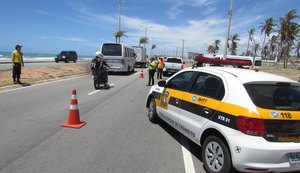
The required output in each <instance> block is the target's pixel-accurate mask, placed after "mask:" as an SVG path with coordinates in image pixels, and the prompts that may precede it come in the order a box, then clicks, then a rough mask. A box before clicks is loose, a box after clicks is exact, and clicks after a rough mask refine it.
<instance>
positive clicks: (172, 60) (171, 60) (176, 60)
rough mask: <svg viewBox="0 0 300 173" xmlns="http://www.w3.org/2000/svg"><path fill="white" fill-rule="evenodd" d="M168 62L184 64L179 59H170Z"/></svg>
mask: <svg viewBox="0 0 300 173" xmlns="http://www.w3.org/2000/svg"><path fill="white" fill-rule="evenodd" d="M167 62H171V63H178V64H181V63H182V61H181V59H178V58H168V59H167Z"/></svg>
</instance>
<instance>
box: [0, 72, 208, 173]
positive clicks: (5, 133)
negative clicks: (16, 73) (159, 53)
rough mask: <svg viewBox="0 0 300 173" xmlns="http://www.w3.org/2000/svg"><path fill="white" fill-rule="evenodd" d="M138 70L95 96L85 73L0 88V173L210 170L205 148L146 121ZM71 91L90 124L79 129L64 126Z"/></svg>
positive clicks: (143, 84)
mask: <svg viewBox="0 0 300 173" xmlns="http://www.w3.org/2000/svg"><path fill="white" fill-rule="evenodd" d="M144 72H145V71H144ZM139 73H140V70H139V69H136V73H134V74H131V75H110V76H109V82H110V83H114V84H115V86H114V88H111V89H109V90H97V91H95V90H94V88H93V85H92V79H91V76H83V77H78V78H73V79H67V80H60V81H54V82H50V83H44V84H41V85H33V86H29V87H21V88H18V89H13V90H7V91H1V92H0V103H1V106H0V131H1V133H0V172H1V173H55V172H57V173H64V172H65V173H70V172H72V173H82V172H88V173H94V172H95V173H96V172H97V173H99V172H105V173H119V172H122V173H139V172H141V173H161V172H163V173H175V172H176V173H185V172H188V173H194V172H196V173H202V172H204V170H203V168H202V162H201V159H200V155H201V152H200V150H201V148H200V147H198V146H196V145H195V144H193V143H192V142H190V141H189V140H188V139H186V138H184V137H183V136H181V135H180V134H179V133H177V132H176V131H175V130H173V129H172V128H171V127H170V126H168V125H167V124H165V123H163V122H161V123H159V124H152V123H150V121H148V118H147V109H146V107H145V100H146V96H147V93H148V91H149V87H147V86H146V84H147V80H148V75H147V74H146V73H144V75H145V78H144V79H141V78H139V75H140V74H139ZM73 89H76V91H77V99H78V106H79V113H80V118H81V121H85V122H87V124H86V125H85V126H83V127H82V128H80V129H72V128H65V127H61V124H62V123H64V122H65V121H66V120H67V119H68V113H69V107H70V97H71V93H72V90H73Z"/></svg>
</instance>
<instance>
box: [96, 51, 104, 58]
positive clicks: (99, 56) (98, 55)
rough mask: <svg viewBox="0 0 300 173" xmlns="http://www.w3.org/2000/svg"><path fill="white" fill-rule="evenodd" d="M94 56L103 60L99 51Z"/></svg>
mask: <svg viewBox="0 0 300 173" xmlns="http://www.w3.org/2000/svg"><path fill="white" fill-rule="evenodd" d="M95 55H96V57H98V58H103V54H102V53H101V52H100V51H97V52H96V53H95Z"/></svg>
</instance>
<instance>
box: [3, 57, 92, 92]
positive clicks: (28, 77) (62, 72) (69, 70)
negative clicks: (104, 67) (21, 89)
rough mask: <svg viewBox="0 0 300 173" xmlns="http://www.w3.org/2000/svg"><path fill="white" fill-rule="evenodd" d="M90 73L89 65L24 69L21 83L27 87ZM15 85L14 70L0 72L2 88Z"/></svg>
mask: <svg viewBox="0 0 300 173" xmlns="http://www.w3.org/2000/svg"><path fill="white" fill-rule="evenodd" d="M89 73H90V69H89V64H88V63H86V64H85V63H84V64H76V65H62V66H56V67H39V68H36V67H34V68H33V67H31V68H27V67H26V66H25V67H24V68H22V74H21V81H22V82H23V83H25V84H26V85H32V84H37V83H41V82H45V81H49V80H57V79H63V78H68V77H75V76H80V75H87V74H89ZM9 86H14V87H16V86H18V85H13V80H12V70H11V69H10V70H0V87H1V88H3V87H5V88H7V87H9Z"/></svg>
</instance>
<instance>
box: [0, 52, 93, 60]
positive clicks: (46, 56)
mask: <svg viewBox="0 0 300 173" xmlns="http://www.w3.org/2000/svg"><path fill="white" fill-rule="evenodd" d="M56 55H57V54H49V53H26V52H23V58H24V59H25V60H26V59H54V58H55V57H56ZM93 57H94V56H89V55H78V58H79V59H88V58H93ZM0 59H4V60H5V59H11V52H6V51H0Z"/></svg>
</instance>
